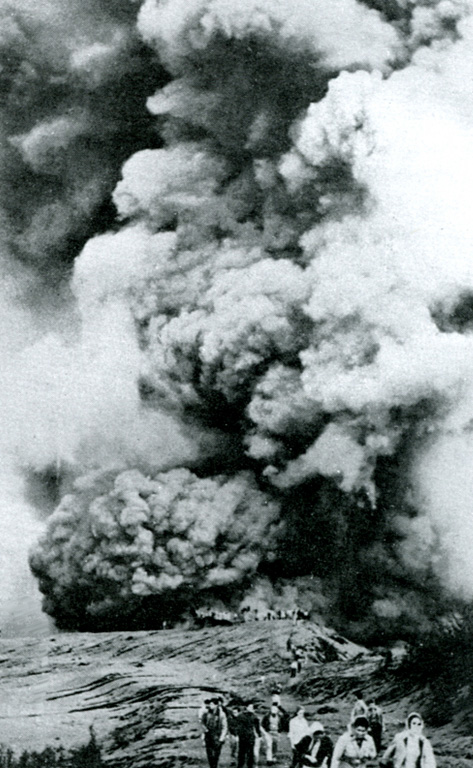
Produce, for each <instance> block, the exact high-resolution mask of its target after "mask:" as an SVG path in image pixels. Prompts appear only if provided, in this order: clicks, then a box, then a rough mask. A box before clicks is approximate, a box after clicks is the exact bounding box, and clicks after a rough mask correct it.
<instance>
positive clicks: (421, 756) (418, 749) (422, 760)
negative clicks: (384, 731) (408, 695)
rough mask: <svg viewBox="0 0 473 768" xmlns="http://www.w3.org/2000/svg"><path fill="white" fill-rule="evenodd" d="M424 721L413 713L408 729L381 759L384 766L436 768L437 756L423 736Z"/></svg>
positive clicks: (395, 740) (410, 716)
mask: <svg viewBox="0 0 473 768" xmlns="http://www.w3.org/2000/svg"><path fill="white" fill-rule="evenodd" d="M423 727H424V721H423V720H422V718H421V716H420V715H419V714H418V713H417V712H411V713H410V715H408V717H407V720H406V727H405V729H404V730H403V731H401V732H400V733H397V734H396V735H395V736H394V739H393V740H392V742H391V744H390V745H389V747H388V748H387V750H386V752H385V753H384V755H383V756H382V758H381V759H380V761H379V763H380V765H382V766H386V765H392V766H393V768H435V755H434V750H433V749H432V745H431V743H430V741H429V740H428V739H427V738H426V737H425V736H424V735H423V733H422V729H423Z"/></svg>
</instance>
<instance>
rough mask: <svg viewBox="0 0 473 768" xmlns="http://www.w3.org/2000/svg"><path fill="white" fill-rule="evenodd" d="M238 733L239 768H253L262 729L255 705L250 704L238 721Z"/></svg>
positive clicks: (241, 713)
mask: <svg viewBox="0 0 473 768" xmlns="http://www.w3.org/2000/svg"><path fill="white" fill-rule="evenodd" d="M236 730H237V733H238V768H243V766H246V768H253V766H254V763H255V742H256V739H257V738H261V727H260V723H259V720H258V718H257V717H256V715H255V712H254V708H253V703H252V702H248V704H247V705H246V709H244V710H243V712H240V714H239V715H238V717H237V719H236Z"/></svg>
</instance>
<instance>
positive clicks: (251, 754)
mask: <svg viewBox="0 0 473 768" xmlns="http://www.w3.org/2000/svg"><path fill="white" fill-rule="evenodd" d="M254 764H255V743H254V742H253V743H252V744H250V747H249V749H248V761H247V766H248V768H253V766H254Z"/></svg>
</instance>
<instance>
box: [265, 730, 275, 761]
mask: <svg viewBox="0 0 473 768" xmlns="http://www.w3.org/2000/svg"><path fill="white" fill-rule="evenodd" d="M263 737H264V746H265V749H266V762H268V763H272V762H273V740H272V737H271V734H270V733H268V732H267V731H263Z"/></svg>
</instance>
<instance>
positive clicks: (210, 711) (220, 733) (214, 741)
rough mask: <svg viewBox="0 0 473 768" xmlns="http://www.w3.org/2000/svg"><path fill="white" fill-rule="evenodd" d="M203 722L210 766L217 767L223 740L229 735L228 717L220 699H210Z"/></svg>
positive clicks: (210, 767) (211, 767)
mask: <svg viewBox="0 0 473 768" xmlns="http://www.w3.org/2000/svg"><path fill="white" fill-rule="evenodd" d="M201 722H202V728H203V731H204V734H203V735H204V744H205V751H206V753H207V760H208V762H209V768H217V766H218V761H219V758H220V752H221V750H222V746H223V742H224V741H225V738H226V735H227V718H226V716H225V713H224V711H223V710H222V708H221V707H220V702H219V700H218V699H216V698H214V699H210V701H209V703H208V706H207V711H206V712H204V714H203V716H202V720H201Z"/></svg>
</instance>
